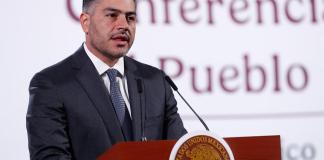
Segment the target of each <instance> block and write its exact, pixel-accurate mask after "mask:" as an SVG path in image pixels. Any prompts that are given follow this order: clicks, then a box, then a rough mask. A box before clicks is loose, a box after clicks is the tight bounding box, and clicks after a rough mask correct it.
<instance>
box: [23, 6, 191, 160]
mask: <svg viewBox="0 0 324 160" xmlns="http://www.w3.org/2000/svg"><path fill="white" fill-rule="evenodd" d="M135 5H136V3H135V1H134V0H83V12H82V14H81V16H80V22H81V25H82V28H83V31H84V32H85V37H86V41H85V43H84V44H83V45H82V46H81V47H80V48H79V49H78V50H77V51H76V52H75V53H74V54H72V55H71V56H70V57H68V58H66V59H65V60H63V61H61V62H59V63H57V64H55V65H53V66H51V67H48V68H46V69H44V70H42V71H41V72H39V73H37V74H36V75H35V76H34V77H33V79H32V80H31V83H30V88H29V91H30V101H29V106H28V111H27V131H28V140H29V151H30V157H31V159H32V160H38V159H41V160H44V159H51V160H52V159H55V160H56V159H60V160H68V159H76V160H91V159H95V158H96V157H98V156H99V155H101V154H102V153H103V152H104V151H106V150H107V149H108V148H110V147H111V146H112V145H114V144H116V143H118V142H121V141H140V140H142V139H148V140H159V139H178V138H180V137H181V136H182V135H184V134H185V133H186V130H185V129H184V127H183V123H182V121H181V119H180V116H179V114H178V113H177V106H176V104H177V103H176V100H175V98H174V96H173V93H172V90H171V88H170V86H169V85H168V84H167V82H166V81H165V79H164V77H165V74H164V72H163V71H161V70H159V69H156V68H154V67H151V66H149V65H146V64H143V63H140V62H137V61H135V60H133V59H131V58H128V57H126V56H125V55H126V53H127V52H128V50H129V49H130V47H131V46H132V44H133V41H134V37H135V28H136V12H135V10H136V9H135V8H136V6H135Z"/></svg>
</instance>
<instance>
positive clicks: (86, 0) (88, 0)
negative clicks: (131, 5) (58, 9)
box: [82, 0, 136, 12]
mask: <svg viewBox="0 0 324 160" xmlns="http://www.w3.org/2000/svg"><path fill="white" fill-rule="evenodd" d="M95 1H97V0H83V2H82V11H83V12H85V11H87V10H88V9H89V7H90V6H91V5H92V4H93V3H94V2H95ZM134 2H135V7H136V0H134Z"/></svg>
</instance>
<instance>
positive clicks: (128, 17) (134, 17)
mask: <svg viewBox="0 0 324 160" xmlns="http://www.w3.org/2000/svg"><path fill="white" fill-rule="evenodd" d="M126 18H127V21H128V22H134V21H136V16H135V15H127V16H126Z"/></svg>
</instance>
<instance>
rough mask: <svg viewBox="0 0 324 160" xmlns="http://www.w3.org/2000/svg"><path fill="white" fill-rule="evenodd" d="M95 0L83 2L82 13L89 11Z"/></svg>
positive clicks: (84, 0)
mask: <svg viewBox="0 0 324 160" xmlns="http://www.w3.org/2000/svg"><path fill="white" fill-rule="evenodd" d="M95 1H96V0H83V2H82V11H83V12H85V11H87V10H88V9H89V7H90V6H91V4H92V3H93V2H95Z"/></svg>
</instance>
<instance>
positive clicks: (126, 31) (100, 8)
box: [80, 0, 136, 60]
mask: <svg viewBox="0 0 324 160" xmlns="http://www.w3.org/2000/svg"><path fill="white" fill-rule="evenodd" d="M135 10H136V9H135V2H134V0H97V1H96V2H95V3H93V4H92V6H90V8H89V10H88V12H87V13H83V14H82V15H81V19H80V20H81V24H82V27H83V30H84V31H85V33H86V44H87V47H88V48H89V49H90V51H92V52H95V54H102V55H103V56H105V57H106V58H108V59H110V60H114V59H118V58H120V57H122V56H124V55H125V54H126V53H127V52H128V50H129V49H130V48H131V46H132V44H133V42H134V37H135V30H136V13H135Z"/></svg>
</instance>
